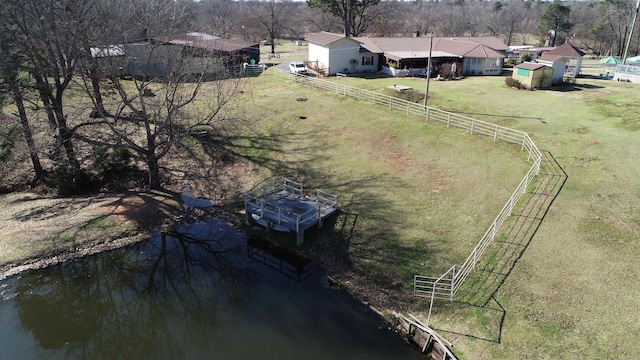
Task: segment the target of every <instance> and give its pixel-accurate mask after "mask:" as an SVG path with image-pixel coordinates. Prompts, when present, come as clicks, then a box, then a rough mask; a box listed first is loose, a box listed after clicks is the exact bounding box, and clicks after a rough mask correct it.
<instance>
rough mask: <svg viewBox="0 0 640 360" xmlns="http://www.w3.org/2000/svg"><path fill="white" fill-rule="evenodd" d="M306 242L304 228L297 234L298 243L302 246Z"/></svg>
mask: <svg viewBox="0 0 640 360" xmlns="http://www.w3.org/2000/svg"><path fill="white" fill-rule="evenodd" d="M302 243H304V230H302V231H300V232H299V233H298V235H297V236H296V245H297V246H300V245H302Z"/></svg>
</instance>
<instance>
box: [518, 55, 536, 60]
mask: <svg viewBox="0 0 640 360" xmlns="http://www.w3.org/2000/svg"><path fill="white" fill-rule="evenodd" d="M520 59H521V60H522V61H531V60H533V56H532V55H531V54H523V55H522V56H521V57H520Z"/></svg>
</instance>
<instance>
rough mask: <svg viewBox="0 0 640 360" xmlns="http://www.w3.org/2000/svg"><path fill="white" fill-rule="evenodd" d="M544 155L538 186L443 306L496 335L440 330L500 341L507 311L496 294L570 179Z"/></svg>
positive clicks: (440, 329)
mask: <svg viewBox="0 0 640 360" xmlns="http://www.w3.org/2000/svg"><path fill="white" fill-rule="evenodd" d="M542 156H543V158H542V162H541V165H540V173H539V175H538V176H539V180H538V183H537V186H536V187H535V188H534V189H531V191H530V192H529V193H528V196H526V197H525V198H524V203H523V205H522V206H519V207H518V208H517V209H514V211H513V213H512V214H511V217H509V218H508V219H507V221H506V222H505V224H504V225H503V229H502V231H501V232H500V234H499V236H498V237H497V238H496V240H495V241H494V242H493V243H492V244H490V245H489V248H488V249H487V250H486V252H485V253H484V254H483V255H482V257H481V260H480V261H479V262H478V264H477V265H476V267H475V270H474V271H472V272H471V273H470V274H469V276H468V277H467V279H466V280H465V282H464V284H463V285H462V286H461V288H460V290H459V291H458V293H457V294H456V301H454V302H453V303H451V304H449V305H444V304H443V305H444V306H445V307H452V310H454V312H456V313H460V312H461V313H463V314H464V313H470V315H471V316H470V317H471V318H475V321H476V322H477V323H478V324H477V325H478V326H477V327H473V326H472V327H470V328H473V329H477V331H478V333H482V334H497V335H496V336H488V337H487V336H484V335H474V334H470V333H469V331H464V332H463V331H457V330H455V329H453V328H448V327H446V326H442V325H440V328H439V329H438V330H439V331H442V332H449V333H454V334H458V335H464V336H466V337H471V338H476V339H482V340H487V341H492V342H497V343H499V342H500V340H501V337H502V324H503V322H504V317H505V316H506V311H505V309H504V308H503V307H502V306H501V305H500V303H499V302H498V300H497V299H496V295H497V292H498V290H500V288H501V287H502V285H503V284H504V283H505V281H506V279H507V277H508V276H509V275H510V274H511V271H513V269H514V268H515V266H516V264H517V263H518V261H519V260H520V258H522V256H523V254H524V252H525V251H526V249H527V248H528V247H529V245H530V244H531V241H532V240H533V238H534V236H535V234H536V233H537V231H538V229H539V228H540V226H541V224H542V222H543V221H544V219H545V217H546V215H547V213H548V211H549V209H550V208H551V205H552V204H553V202H554V201H555V199H556V198H557V197H558V195H559V194H560V192H561V190H562V188H563V187H564V184H565V183H566V181H567V178H568V176H567V174H566V173H565V172H564V170H563V169H562V167H561V166H560V164H558V162H557V161H556V160H555V158H554V157H553V155H551V153H549V152H547V151H544V152H542ZM521 201H522V200H521ZM441 304H442V303H441ZM490 314H493V315H491V316H490ZM487 319H491V320H490V321H487Z"/></svg>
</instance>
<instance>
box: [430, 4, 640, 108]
mask: <svg viewBox="0 0 640 360" xmlns="http://www.w3.org/2000/svg"><path fill="white" fill-rule="evenodd" d="M638 1H639V2H640V0H638ZM432 47H433V31H432V32H431V34H429V60H428V61H427V71H426V74H427V88H426V90H425V91H424V108H425V109H426V108H427V97H429V79H431V54H432V51H431V48H432Z"/></svg>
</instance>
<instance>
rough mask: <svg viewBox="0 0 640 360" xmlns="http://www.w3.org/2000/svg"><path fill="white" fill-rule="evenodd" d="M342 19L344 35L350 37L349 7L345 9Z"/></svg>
mask: <svg viewBox="0 0 640 360" xmlns="http://www.w3.org/2000/svg"><path fill="white" fill-rule="evenodd" d="M343 20H344V36H346V37H351V9H345V14H344V19H343Z"/></svg>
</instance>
